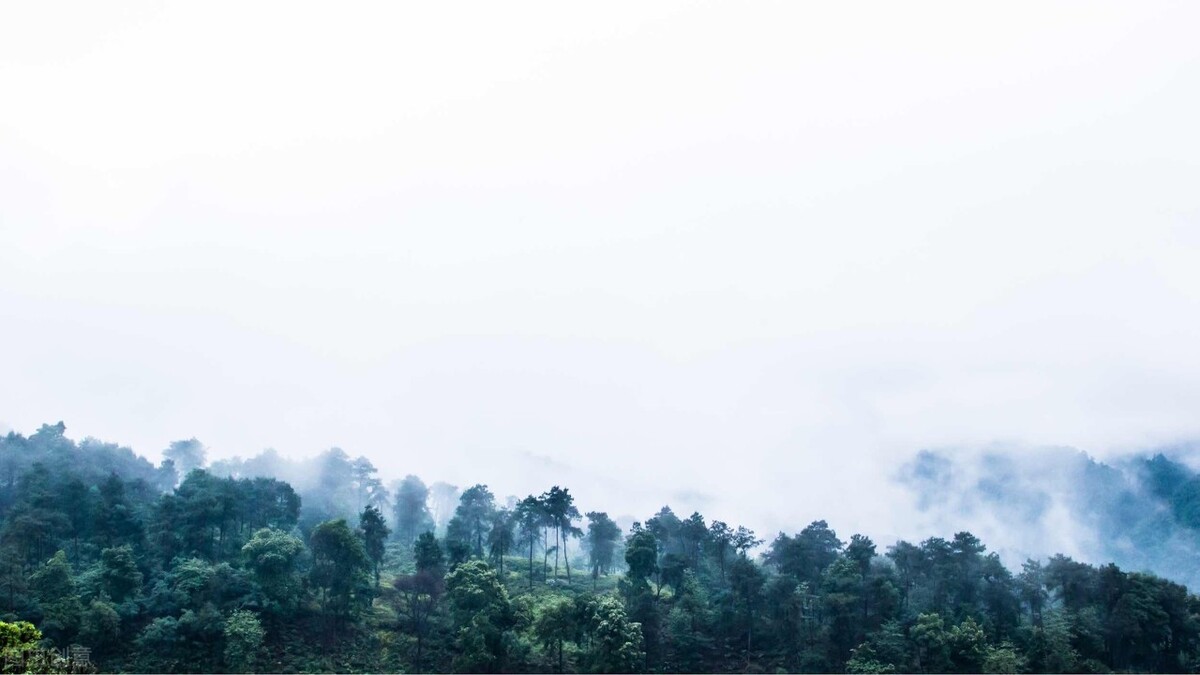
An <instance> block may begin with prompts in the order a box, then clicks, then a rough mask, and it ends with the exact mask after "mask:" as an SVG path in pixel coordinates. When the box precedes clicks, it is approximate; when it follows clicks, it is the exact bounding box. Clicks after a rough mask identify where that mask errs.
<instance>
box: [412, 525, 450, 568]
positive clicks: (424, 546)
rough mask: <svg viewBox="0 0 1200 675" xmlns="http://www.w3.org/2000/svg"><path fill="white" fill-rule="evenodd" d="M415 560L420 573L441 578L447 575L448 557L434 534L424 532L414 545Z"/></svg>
mask: <svg viewBox="0 0 1200 675" xmlns="http://www.w3.org/2000/svg"><path fill="white" fill-rule="evenodd" d="M413 560H415V561H416V566H417V571H418V572H429V573H430V574H432V575H434V576H436V577H438V578H441V577H442V575H443V574H444V573H445V565H446V557H445V556H444V555H443V554H442V547H441V546H438V542H437V538H436V537H434V536H433V533H432V532H422V533H421V536H419V537H417V540H416V542H414V543H413Z"/></svg>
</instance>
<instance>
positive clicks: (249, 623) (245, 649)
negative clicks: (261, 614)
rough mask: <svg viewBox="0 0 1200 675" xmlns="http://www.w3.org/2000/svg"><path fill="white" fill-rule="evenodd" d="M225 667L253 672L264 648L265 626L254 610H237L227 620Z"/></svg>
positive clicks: (231, 670) (229, 670)
mask: <svg viewBox="0 0 1200 675" xmlns="http://www.w3.org/2000/svg"><path fill="white" fill-rule="evenodd" d="M224 637H225V667H226V668H227V669H228V672H231V673H252V672H254V671H255V665H256V664H257V662H258V659H259V654H260V652H261V650H262V643H263V637H264V632H263V627H262V623H261V622H260V621H259V620H258V616H256V615H255V614H254V612H250V611H246V610H242V609H239V610H235V611H234V612H233V613H232V614H230V615H229V618H228V619H227V620H226V621H225V631H224Z"/></svg>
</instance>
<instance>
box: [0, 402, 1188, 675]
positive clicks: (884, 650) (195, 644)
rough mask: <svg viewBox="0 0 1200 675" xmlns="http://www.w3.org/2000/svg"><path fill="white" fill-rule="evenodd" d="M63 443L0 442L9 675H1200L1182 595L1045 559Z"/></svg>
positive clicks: (955, 537) (1164, 475)
mask: <svg viewBox="0 0 1200 675" xmlns="http://www.w3.org/2000/svg"><path fill="white" fill-rule="evenodd" d="M64 433H65V427H64V426H63V425H62V424H61V423H60V424H58V425H45V426H43V427H42V428H41V429H39V430H38V431H37V433H35V434H32V435H31V436H29V437H24V436H21V435H19V434H16V433H10V434H9V435H8V436H6V437H4V438H2V439H0V519H2V525H0V620H2V622H3V623H0V656H4V657H5V658H6V659H8V660H6V661H5V663H9V664H10V663H12V659H14V658H16V657H17V656H19V655H20V653H21V652H22V651H25V652H26V654H28V650H29V648H30V647H31V646H33V645H37V644H39V643H40V644H41V645H43V646H45V647H54V648H57V649H65V648H67V647H69V646H70V645H80V646H83V647H85V648H87V649H88V650H89V652H88V656H89V658H90V662H91V663H92V666H90V667H93V668H98V669H100V670H104V671H149V672H221V671H232V672H252V671H271V672H312V671H353V672H359V671H376V672H379V671H382V672H392V671H405V672H414V671H455V672H638V671H650V672H793V671H802V672H824V671H833V672H843V671H844V672H903V671H912V672H926V673H945V672H1108V671H1160V672H1189V671H1194V670H1196V669H1197V668H1200V600H1198V599H1197V598H1196V597H1195V596H1193V595H1190V594H1189V593H1188V591H1187V589H1186V588H1185V587H1184V586H1181V585H1179V584H1177V583H1173V582H1171V581H1167V580H1164V579H1161V578H1158V577H1155V576H1153V575H1149V574H1145V573H1140V572H1127V571H1123V570H1121V569H1119V568H1117V567H1116V566H1115V565H1111V564H1109V565H1105V566H1101V567H1095V566H1091V565H1088V564H1084V563H1081V562H1077V561H1074V560H1072V559H1071V558H1068V557H1065V556H1061V555H1060V556H1055V557H1052V558H1049V559H1046V560H1042V561H1036V560H1030V561H1028V562H1026V563H1025V564H1024V565H1023V566H1022V567H1021V568H1020V569H1016V570H1014V569H1008V568H1006V567H1005V566H1004V565H1003V564H1002V563H1001V561H1000V558H999V557H998V556H997V555H996V554H994V553H991V552H989V551H988V549H987V547H986V546H985V543H984V542H982V541H980V540H979V539H978V538H976V537H975V536H974V535H972V534H971V533H969V532H957V533H946V538H940V537H934V538H930V539H926V540H925V541H922V542H919V543H915V542H905V541H900V542H896V543H894V544H891V545H888V546H883V545H881V544H876V543H875V542H872V541H871V540H870V539H869V538H867V537H865V536H862V535H858V534H854V535H851V536H849V537H843V536H839V534H838V533H836V532H834V531H833V530H832V529H831V528H830V527H829V526H828V525H827V523H826V522H824V521H816V522H813V523H810V524H808V525H804V524H802V523H801V524H797V527H796V528H795V530H793V531H792V532H789V533H779V534H772V535H767V534H765V533H758V534H756V533H754V532H752V531H751V530H749V529H747V528H745V527H741V526H738V525H737V524H735V523H726V522H722V521H721V520H718V519H716V518H719V514H708V515H707V516H706V515H702V514H700V513H693V514H690V515H685V514H676V513H674V512H672V510H671V509H670V508H669V507H663V508H662V509H661V510H660V511H659V512H657V513H655V514H647V515H648V516H649V517H647V518H646V519H645V520H643V521H641V522H638V523H634V524H633V525H632V527H630V528H628V530H627V531H625V530H623V529H622V528H621V527H620V526H618V525H617V524H616V523H615V522H614V520H613V518H611V517H610V516H609V515H608V514H607V513H605V512H602V511H598V510H590V509H592V508H593V507H594V506H595V507H598V506H600V505H584V504H577V503H575V500H574V497H573V496H572V495H571V492H570V490H569V488H568V487H566V486H546V491H545V492H543V493H542V494H539V495H529V496H526V497H524V498H507V499H498V498H497V495H495V494H493V492H492V491H491V490H490V489H489V488H488V487H487V485H486V483H485V482H481V483H480V484H476V485H473V486H469V487H466V488H465V489H462V490H459V489H458V488H457V487H455V486H450V485H446V484H444V483H442V484H434V485H433V486H427V485H426V484H425V483H424V482H423V481H422V480H421V479H420V478H418V477H416V476H408V477H406V478H404V479H402V480H399V481H396V482H394V483H392V484H391V485H385V484H384V481H383V480H382V479H381V477H380V476H379V475H378V472H377V471H376V470H375V468H374V467H373V466H372V465H371V462H370V461H369V460H367V459H365V458H357V459H354V458H351V457H349V456H348V455H346V454H345V453H344V452H342V451H340V450H337V449H334V450H330V451H328V452H326V453H324V454H322V455H321V456H319V457H317V458H315V459H313V460H308V461H306V462H303V463H301V462H294V461H289V460H286V459H283V458H282V457H280V456H279V455H277V454H275V453H264V454H263V455H260V456H258V457H256V458H252V459H250V460H245V461H242V460H238V461H224V462H215V463H213V464H211V465H210V464H209V463H208V462H207V461H206V457H205V453H204V447H203V445H202V444H200V443H199V442H198V441H196V440H195V439H191V440H185V441H180V442H177V443H174V444H172V446H171V447H170V448H169V449H168V450H167V452H166V453H165V455H166V457H167V458H168V459H167V460H165V461H164V462H163V463H162V464H161V465H159V466H154V465H152V464H151V463H149V462H147V461H146V460H144V459H142V458H140V457H138V456H137V455H135V454H134V453H132V452H131V451H129V450H128V449H124V448H120V447H118V446H114V445H110V444H105V443H99V442H96V441H92V440H85V441H82V442H79V443H75V442H73V441H72V440H70V439H68V438H67V437H66V436H65V435H64ZM1151 468H1152V469H1154V470H1155V471H1157V472H1158V473H1156V474H1155V475H1156V476H1158V478H1157V479H1156V480H1157V482H1156V484H1159V485H1162V486H1164V488H1163V489H1164V490H1165V489H1167V488H1168V487H1169V488H1170V494H1178V495H1183V492H1181V491H1180V490H1181V486H1182V485H1183V484H1184V483H1186V481H1184V482H1181V483H1179V485H1175V483H1173V482H1172V481H1173V480H1174V479H1173V478H1172V476H1174V475H1175V474H1173V473H1170V471H1169V470H1168V469H1169V467H1166V466H1165V465H1164V464H1162V463H1161V462H1159V463H1157V464H1153V465H1151ZM1168 474H1170V475H1168ZM480 480H481V481H486V480H487V477H486V476H480ZM1175 482H1179V481H1175ZM1168 484H1169V485H1168ZM1177 502H1178V503H1179V504H1180V505H1181V506H1180V507H1179V508H1181V509H1184V510H1186V509H1188V508H1190V506H1189V505H1190V502H1189V501H1187V500H1186V499H1185V498H1184V496H1179V497H1178V498H1177ZM608 506H610V507H612V506H617V507H619V506H620V505H619V504H618V505H608ZM1188 513H1189V514H1190V511H1188ZM1188 517H1191V516H1190V515H1189V516H1188ZM25 622H27V623H25ZM5 667H6V668H8V669H12V668H13V667H12V666H8V665H6V666H5ZM29 667H31V668H33V669H34V670H39V669H40V670H66V669H69V668H71V669H76V670H81V669H82V670H86V669H87V667H81V666H80V665H79V663H77V662H75V663H67V662H65V661H55V660H53V659H51V660H43V661H37V662H31V663H30V664H29Z"/></svg>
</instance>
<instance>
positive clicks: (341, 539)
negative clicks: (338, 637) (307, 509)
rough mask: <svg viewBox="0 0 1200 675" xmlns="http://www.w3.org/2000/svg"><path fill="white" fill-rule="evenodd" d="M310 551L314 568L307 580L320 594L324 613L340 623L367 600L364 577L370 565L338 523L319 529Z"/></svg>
mask: <svg viewBox="0 0 1200 675" xmlns="http://www.w3.org/2000/svg"><path fill="white" fill-rule="evenodd" d="M310 547H311V548H312V554H313V566H312V571H311V572H310V574H309V578H310V579H311V581H312V584H313V586H315V587H316V588H318V589H319V590H320V593H321V604H322V606H323V607H324V609H325V610H326V612H328V613H330V614H331V615H332V616H333V617H334V620H335V623H340V622H342V621H344V620H345V619H346V618H348V617H349V616H351V615H352V614H353V612H354V611H355V610H356V609H357V608H358V607H359V606H360V605H362V603H363V602H364V601H365V600H367V599H368V598H369V597H370V593H369V590H368V589H369V583H368V582H367V579H366V574H367V571H368V570H369V569H370V568H371V562H370V560H369V559H368V558H367V554H366V551H364V550H363V545H362V542H361V541H360V540H359V538H358V537H356V536H355V535H354V532H353V531H352V530H351V529H350V526H349V525H347V524H346V521H345V520H341V519H339V520H330V521H326V522H324V523H321V524H320V525H318V526H317V527H316V528H315V529H314V530H313V533H312V537H311V538H310Z"/></svg>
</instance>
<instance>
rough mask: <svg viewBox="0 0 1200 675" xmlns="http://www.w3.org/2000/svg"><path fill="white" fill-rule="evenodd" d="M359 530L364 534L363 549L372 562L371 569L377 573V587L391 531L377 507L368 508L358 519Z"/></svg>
mask: <svg viewBox="0 0 1200 675" xmlns="http://www.w3.org/2000/svg"><path fill="white" fill-rule="evenodd" d="M358 529H359V532H361V533H362V538H363V547H364V549H365V552H366V554H367V559H368V560H370V561H371V569H372V571H373V572H374V573H375V585H376V586H378V585H379V568H380V566H382V565H383V551H384V542H386V541H387V538H388V535H389V534H391V530H389V529H388V526H387V521H385V520H384V519H383V512H382V511H380V510H379V507H377V506H373V505H372V506H367V507H366V508H364V509H363V512H362V515H360V516H359V518H358Z"/></svg>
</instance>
